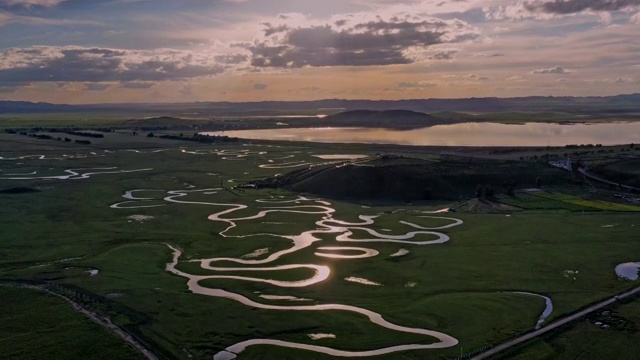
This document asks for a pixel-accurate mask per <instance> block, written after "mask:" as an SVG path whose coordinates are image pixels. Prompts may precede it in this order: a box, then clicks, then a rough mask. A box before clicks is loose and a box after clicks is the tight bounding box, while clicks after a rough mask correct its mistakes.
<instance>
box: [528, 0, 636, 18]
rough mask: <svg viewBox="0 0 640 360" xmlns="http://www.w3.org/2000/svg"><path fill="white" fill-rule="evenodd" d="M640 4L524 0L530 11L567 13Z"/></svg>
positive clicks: (621, 0)
mask: <svg viewBox="0 0 640 360" xmlns="http://www.w3.org/2000/svg"><path fill="white" fill-rule="evenodd" d="M637 6H640V0H553V1H531V2H525V3H524V7H525V9H527V10H529V11H531V12H542V13H546V14H558V15H567V14H575V13H579V12H583V11H594V12H601V11H617V10H624V9H628V8H632V7H637Z"/></svg>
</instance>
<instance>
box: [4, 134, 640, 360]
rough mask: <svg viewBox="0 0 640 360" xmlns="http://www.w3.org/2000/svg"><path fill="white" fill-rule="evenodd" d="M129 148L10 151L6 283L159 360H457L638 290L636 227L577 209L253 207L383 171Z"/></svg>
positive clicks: (112, 142) (327, 203)
mask: <svg viewBox="0 0 640 360" xmlns="http://www.w3.org/2000/svg"><path fill="white" fill-rule="evenodd" d="M3 136H6V135H3ZM125 136H128V135H124V134H107V136H106V137H105V142H104V143H103V144H102V145H100V147H99V148H96V147H93V148H92V147H83V146H76V145H64V146H60V147H51V146H50V143H48V142H46V141H45V142H37V141H32V142H27V143H12V145H11V146H9V145H7V143H6V142H2V143H1V144H0V157H2V159H1V160H0V170H1V171H0V191H2V193H0V198H1V199H2V203H3V205H4V206H3V207H2V210H0V211H1V216H0V229H1V230H0V231H1V232H2V233H1V235H0V238H2V242H3V244H2V247H1V250H0V281H3V282H5V283H12V284H16V283H18V284H20V283H26V282H29V283H36V284H44V285H46V286H50V287H52V288H53V289H57V290H56V291H64V292H65V294H68V295H69V297H72V298H73V299H75V301H78V302H80V303H82V304H83V306H85V307H86V308H88V309H90V310H92V311H95V312H96V313H99V314H101V315H103V316H108V317H109V318H110V319H111V321H112V322H113V323H114V324H116V325H118V326H119V327H121V328H122V329H124V330H125V331H127V332H129V333H130V334H132V336H135V337H136V339H140V341H142V342H144V344H145V345H148V348H150V349H151V350H152V351H153V352H154V353H155V354H156V355H157V356H158V357H159V358H163V359H168V358H184V359H187V358H198V359H200V358H208V359H211V358H216V359H230V358H238V359H245V358H246V359H272V358H283V359H298V358H301V357H304V358H305V359H306V358H309V359H333V358H336V357H345V356H349V357H356V358H358V357H359V358H363V357H371V358H375V359H422V358H425V357H428V358H434V359H447V358H455V357H456V356H459V355H460V353H461V351H462V352H463V353H468V352H470V351H473V350H476V349H479V348H483V347H486V346H488V345H493V344H496V343H499V342H502V341H504V340H506V339H508V338H510V337H512V336H514V335H516V334H517V333H519V332H522V331H526V330H529V329H532V328H534V327H536V326H544V325H545V324H548V323H549V322H553V321H554V320H555V319H557V318H560V317H562V316H563V314H566V313H569V312H572V311H574V310H576V309H577V308H579V307H582V306H584V305H586V304H588V303H591V302H593V301H596V300H599V299H602V298H605V297H607V296H610V295H611V294H614V293H617V292H621V291H623V290H625V289H627V288H630V287H633V286H634V284H636V283H637V282H635V281H633V280H629V279H623V278H620V277H618V275H617V274H616V272H615V268H616V266H618V265H619V264H623V263H628V262H638V261H640V260H639V259H637V258H634V256H635V254H639V253H640V251H639V250H640V243H639V240H640V239H639V238H638V232H637V227H639V226H640V221H638V216H637V213H635V212H634V211H632V210H635V209H629V208H626V207H619V208H615V207H605V206H600V208H599V209H597V208H594V209H593V211H586V212H585V211H583V210H582V209H581V208H580V209H578V207H576V208H573V207H572V206H584V204H579V205H576V204H575V201H573V200H572V201H570V202H571V204H569V202H566V203H567V204H568V205H566V206H564V205H563V206H564V207H559V206H554V207H550V208H545V207H544V206H543V205H541V204H538V205H536V206H533V205H530V206H529V208H527V206H524V205H523V206H522V207H521V208H520V209H521V210H520V211H512V212H501V213H463V212H455V213H437V214H433V212H434V211H436V210H440V209H444V208H448V207H449V206H450V205H452V204H451V203H447V202H442V201H440V202H437V201H431V202H419V203H414V204H408V203H388V202H379V201H378V202H376V201H358V202H350V201H346V200H342V201H338V200H331V199H326V198H318V197H313V196H309V195H304V194H297V193H291V192H288V191H284V190H280V189H259V190H256V189H243V188H241V187H239V186H240V185H241V184H243V183H245V182H248V181H253V180H256V179H262V178H265V177H272V176H275V175H276V174H284V173H286V172H287V171H289V170H291V169H295V168H296V167H309V166H310V165H317V164H322V163H327V162H334V161H348V158H349V157H351V158H355V157H354V156H356V155H374V154H373V153H372V152H367V151H366V150H365V149H363V148H360V150H359V151H353V149H352V148H350V147H348V146H345V147H341V146H340V145H332V146H329V147H327V146H325V145H301V144H289V145H287V144H273V143H242V142H241V143H237V144H213V145H211V146H208V145H207V146H198V145H193V144H190V143H187V142H180V141H169V140H161V139H153V141H151V140H148V139H145V141H144V146H143V145H141V146H139V147H136V148H133V147H132V148H129V147H126V141H125V140H126V139H125V138H124V137H125ZM18 139H21V138H20V137H18ZM139 144H142V143H139ZM376 151H380V150H379V149H377V150H376ZM338 155H340V157H343V158H345V160H341V159H337V158H336V157H338ZM346 155H349V156H348V157H347V156H346ZM405 155H406V154H405ZM420 156H423V157H424V154H422V155H420ZM322 157H324V159H323V158H322ZM430 158H431V159H433V161H446V160H443V159H444V158H441V157H439V155H437V154H436V155H430ZM336 166H339V164H336ZM532 181H535V179H533V180H532ZM327 186H331V185H330V184H328V185H327ZM16 189H18V190H16ZM563 191H565V190H564V189H563V188H555V189H553V191H549V192H548V195H547V196H551V197H553V198H554V199H557V198H558V197H559V195H557V193H563ZM572 194H573V193H572ZM538 195H543V194H538ZM572 196H573V195H572ZM572 199H573V198H572ZM518 201H520V205H522V204H525V203H528V204H531V203H532V202H531V201H530V196H528V195H525V193H520V192H518V193H517V194H516V196H515V198H514V201H513V205H515V206H518ZM545 201H546V200H545ZM600 205H601V204H600ZM36 296H41V295H38V293H37V292H30V291H29V292H24V293H22V294H21V295H20V298H21V299H30V298H32V297H36ZM53 301H59V302H60V304H61V306H63V307H64V306H68V305H66V304H65V303H64V301H63V300H61V299H53ZM68 308H69V309H71V308H70V307H68ZM19 311H20V312H22V311H23V310H19ZM25 311H26V310H25ZM37 314H40V316H42V317H43V318H44V317H46V316H47V313H46V311H44V310H43V311H40V312H36V313H35V314H34V316H35V315H37ZM10 321H11V322H14V323H15V324H17V325H19V324H21V321H22V320H21V317H19V316H17V317H15V318H13V319H11V320H10ZM29 321H34V320H32V319H31V320H29ZM64 331H66V330H64V329H61V330H60V334H63V333H64ZM70 331H71V330H70ZM105 331H106V330H104V329H103V328H100V327H97V326H96V327H95V328H94V329H92V330H90V332H91V333H95V334H102V333H104V332H105ZM603 331H604V330H603ZM98 336H99V335H98ZM11 345H12V346H14V345H15V344H11ZM8 346H9V345H8V342H4V345H3V341H1V340H0V351H2V350H4V349H7V348H8ZM21 346H22V345H21ZM45 349H46V346H44V347H43V348H42V349H41V350H39V351H40V354H43V353H47V350H45ZM54 350H55V349H53V348H52V350H51V351H54ZM21 351H23V354H26V353H27V352H28V351H29V347H28V346H27V344H26V343H25V344H24V346H22V349H21ZM97 357H98V356H97V355H96V358H97ZM86 358H91V355H90V354H89V355H87V357H86Z"/></svg>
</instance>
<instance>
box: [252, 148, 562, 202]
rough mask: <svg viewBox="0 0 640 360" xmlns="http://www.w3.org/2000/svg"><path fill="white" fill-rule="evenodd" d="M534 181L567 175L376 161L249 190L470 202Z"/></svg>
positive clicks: (503, 165)
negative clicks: (483, 193) (487, 191)
mask: <svg viewBox="0 0 640 360" xmlns="http://www.w3.org/2000/svg"><path fill="white" fill-rule="evenodd" d="M538 177H540V178H541V179H542V181H543V183H545V184H549V183H552V184H556V185H559V184H561V183H563V182H568V181H570V175H569V173H565V172H563V171H561V170H559V169H555V168H551V167H549V166H546V165H545V164H542V163H539V164H538V163H524V162H504V161H500V162H499V161H490V160H477V159H464V158H453V157H452V158H447V159H443V160H440V161H431V160H423V159H414V158H405V157H397V156H379V157H375V158H370V159H367V160H359V161H354V162H351V163H344V164H342V165H335V164H328V165H322V166H315V167H311V168H308V169H300V170H295V171H292V172H290V173H288V174H285V175H283V176H280V177H275V178H270V179H266V180H263V181H259V182H258V183H256V184H255V185H257V187H281V188H285V189H288V190H292V191H296V192H301V193H310V194H314V195H318V196H322V197H327V198H339V199H368V200H387V201H389V200H391V201H420V200H459V199H464V198H472V197H474V196H475V192H476V188H477V187H478V185H482V186H487V185H489V186H491V187H492V189H493V190H494V192H495V194H500V193H502V194H505V193H507V190H508V189H510V188H511V189H513V188H522V187H534V186H535V185H536V179H537V178H538Z"/></svg>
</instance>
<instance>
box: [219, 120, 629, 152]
mask: <svg viewBox="0 0 640 360" xmlns="http://www.w3.org/2000/svg"><path fill="white" fill-rule="evenodd" d="M206 134H208V135H227V136H231V137H239V138H244V139H254V140H285V141H312V142H327V143H371V144H399V145H433V146H564V145H569V144H602V145H620V144H630V143H639V142H640V122H635V123H607V124H590V125H587V124H575V125H559V124H539V123H527V124H523V125H506V124H495V123H462V124H454V125H439V126H432V127H428V128H422V129H414V130H391V129H379V128H304V129H291V128H284V129H282V128H281V129H265V130H240V131H225V132H215V133H206Z"/></svg>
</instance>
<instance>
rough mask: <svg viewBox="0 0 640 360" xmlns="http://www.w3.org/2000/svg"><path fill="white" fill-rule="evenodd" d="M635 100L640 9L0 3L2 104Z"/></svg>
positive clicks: (617, 0)
mask: <svg viewBox="0 0 640 360" xmlns="http://www.w3.org/2000/svg"><path fill="white" fill-rule="evenodd" d="M636 92H640V0H449V1H445V0H425V1H423V0H395V1H391V0H0V100H24V101H43V102H52V103H69V104H82V103H128V102H145V103H149V102H193V101H234V102H244V101H263V100H287V101H295V100H314V99H334V98H340V99H389V100H393V99H421V98H467V97H514V96H534V95H535V96H539V95H542V96H594V95H597V96H606V95H617V94H628V93H636Z"/></svg>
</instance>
